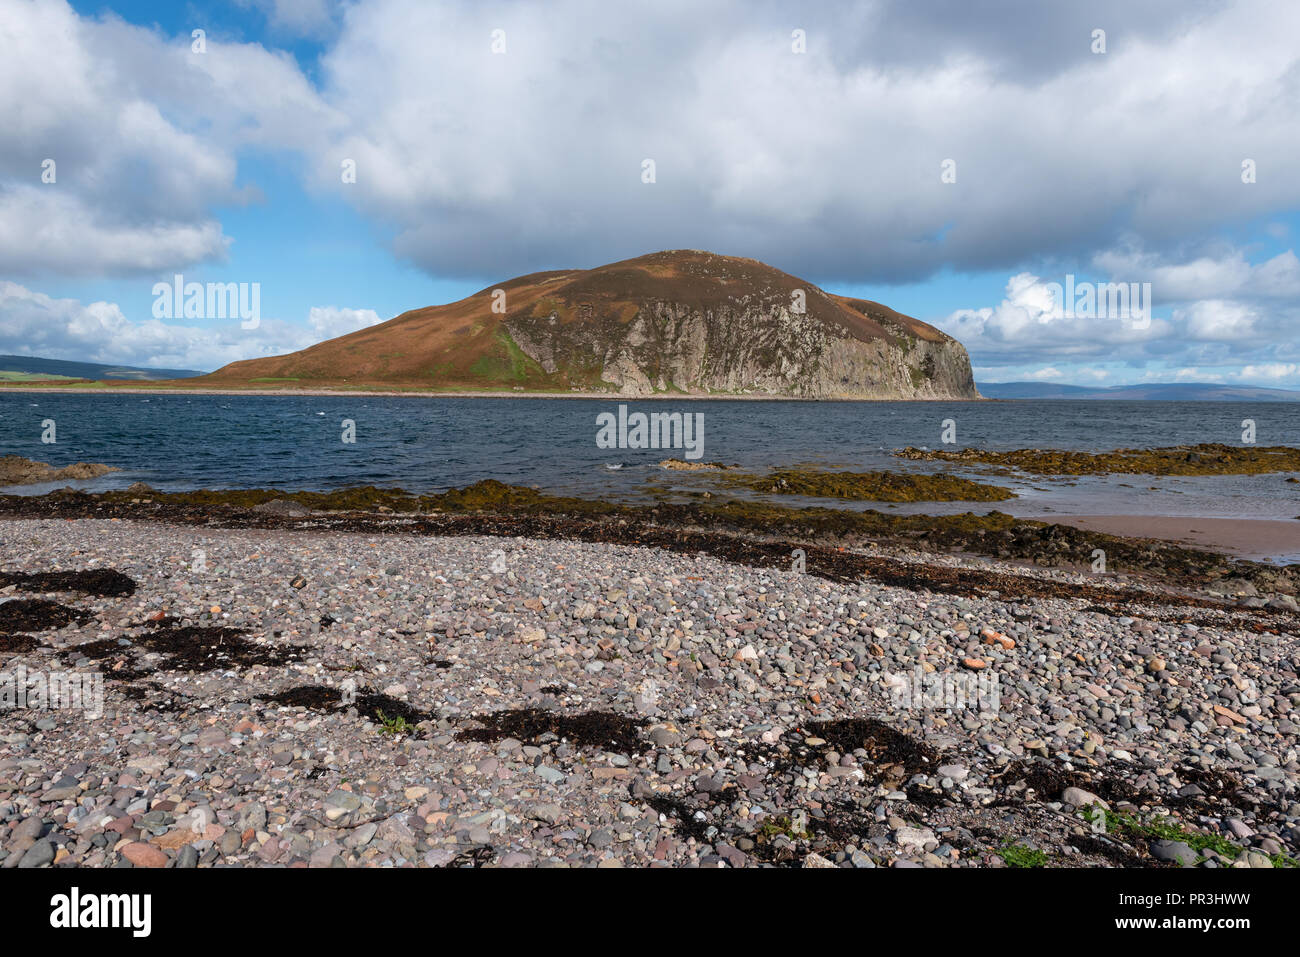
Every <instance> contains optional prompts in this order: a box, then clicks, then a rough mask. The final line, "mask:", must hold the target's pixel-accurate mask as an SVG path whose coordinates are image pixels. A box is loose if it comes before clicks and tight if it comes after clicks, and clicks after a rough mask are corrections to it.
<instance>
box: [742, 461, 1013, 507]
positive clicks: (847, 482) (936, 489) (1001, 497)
mask: <svg viewBox="0 0 1300 957" xmlns="http://www.w3.org/2000/svg"><path fill="white" fill-rule="evenodd" d="M728 484H730V485H733V486H738V487H741V488H748V489H753V490H754V491H756V492H767V493H768V494H771V495H809V496H815V497H817V498H839V499H845V500H850V501H865V502H1002V501H1005V500H1006V499H1009V498H1015V497H1016V496H1015V493H1014V492H1012V491H1011V490H1010V489H1006V488H1003V487H1001V486H1000V485H986V484H984V483H983V482H973V481H971V480H970V479H964V478H958V477H957V476H955V475H919V474H911V473H907V472H822V471H819V470H817V469H779V470H777V471H775V472H772V473H771V474H769V475H763V476H745V477H743V478H739V477H738V478H734V479H731V480H729V482H728Z"/></svg>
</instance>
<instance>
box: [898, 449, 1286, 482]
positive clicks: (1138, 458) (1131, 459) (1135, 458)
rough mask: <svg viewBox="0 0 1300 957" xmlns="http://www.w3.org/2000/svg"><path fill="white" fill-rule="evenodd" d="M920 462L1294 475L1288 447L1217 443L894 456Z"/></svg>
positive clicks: (1084, 471) (1038, 470) (1062, 470)
mask: <svg viewBox="0 0 1300 957" xmlns="http://www.w3.org/2000/svg"><path fill="white" fill-rule="evenodd" d="M894 454H895V455H897V456H899V457H900V458H905V459H917V460H922V461H937V462H960V463H964V464H969V465H995V466H1001V467H1003V468H1013V469H1019V470H1021V471H1022V472H1032V473H1034V474H1035V475H1116V474H1129V475H1257V474H1262V473H1265V472H1300V448H1292V447H1291V446H1289V445H1269V446H1258V447H1257V446H1253V445H1251V446H1234V445H1221V444H1218V443H1205V444H1202V445H1175V446H1171V447H1169V448H1160V449H1115V450H1114V451H1111V452H1077V451H1064V450H1061V449H1016V450H1015V451H1012V452H995V451H992V450H990V449H959V450H955V451H942V450H932V449H917V448H912V447H911V446H908V447H907V448H905V449H900V450H899V451H897V452H895V453H894Z"/></svg>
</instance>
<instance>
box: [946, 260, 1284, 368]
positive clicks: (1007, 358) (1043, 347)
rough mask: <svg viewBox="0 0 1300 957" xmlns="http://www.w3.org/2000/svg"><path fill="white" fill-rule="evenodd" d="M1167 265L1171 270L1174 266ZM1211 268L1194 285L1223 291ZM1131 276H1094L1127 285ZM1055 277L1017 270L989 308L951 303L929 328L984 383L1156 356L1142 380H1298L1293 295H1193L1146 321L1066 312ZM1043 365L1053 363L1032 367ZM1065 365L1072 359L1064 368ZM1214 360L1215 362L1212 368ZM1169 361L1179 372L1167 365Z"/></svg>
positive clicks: (1272, 271) (1241, 279)
mask: <svg viewBox="0 0 1300 957" xmlns="http://www.w3.org/2000/svg"><path fill="white" fill-rule="evenodd" d="M1294 258H1295V257H1294V254H1292V253H1291V252H1289V251H1288V252H1287V253H1285V254H1283V255H1281V256H1278V257H1275V258H1274V259H1273V260H1270V261H1269V263H1265V264H1264V265H1265V266H1268V267H1269V268H1268V269H1265V270H1261V269H1260V268H1251V267H1247V269H1246V270H1245V271H1244V272H1243V273H1242V275H1241V276H1238V277H1237V279H1236V280H1234V281H1233V283H1234V284H1233V286H1232V288H1235V289H1238V290H1239V291H1243V292H1247V291H1249V289H1250V288H1251V283H1252V281H1253V280H1252V278H1251V277H1255V276H1259V275H1261V274H1263V275H1267V276H1270V277H1271V276H1276V275H1277V274H1278V273H1279V272H1281V271H1282V270H1280V269H1277V268H1275V264H1282V265H1284V266H1285V265H1286V264H1287V263H1289V262H1290V261H1292V260H1294ZM1167 268H1169V269H1170V271H1171V272H1172V273H1177V272H1178V269H1177V268H1176V267H1167ZM1198 268H1199V267H1198ZM1196 272H1198V269H1197V268H1193V269H1189V270H1187V271H1186V272H1185V273H1182V274H1183V275H1185V276H1190V275H1192V274H1193V273H1196ZM1211 273H1215V274H1216V275H1217V276H1218V277H1219V278H1220V279H1222V278H1223V276H1225V275H1226V273H1223V272H1216V271H1215V270H1209V269H1200V270H1199V276H1200V277H1201V278H1200V279H1199V280H1197V281H1198V282H1205V284H1204V285H1202V286H1201V288H1203V289H1206V290H1208V289H1210V288H1215V289H1218V288H1223V287H1222V286H1221V285H1211V284H1209V283H1208V281H1206V277H1207V276H1209V275H1210V274H1211ZM1132 275H1133V274H1129V275H1128V276H1119V277H1112V279H1111V280H1106V279H1103V280H1100V282H1107V281H1116V282H1118V281H1120V280H1121V279H1123V280H1124V281H1129V279H1130V277H1131V276H1132ZM1143 281H1151V280H1143ZM1053 282H1055V283H1058V284H1059V283H1062V282H1063V280H1062V279H1057V280H1051V281H1048V280H1045V279H1042V278H1040V277H1038V276H1036V275H1034V274H1032V273H1017V274H1016V275H1014V276H1011V277H1010V278H1009V279H1008V280H1007V285H1006V292H1005V296H1004V298H1003V299H1002V301H1001V302H999V303H998V304H997V305H996V306H985V307H982V308H978V309H958V310H956V311H954V312H952V313H951V314H950V315H948V316H947V317H946V318H943V319H940V320H937V322H936V325H938V326H939V327H940V328H942V329H943V330H944V331H946V332H948V333H949V334H951V335H953V336H955V337H956V338H958V339H959V340H961V342H962V343H963V344H964V345H965V346H966V348H967V349H968V350H969V352H970V354H971V357H972V359H974V360H975V361H976V362H977V363H978V364H980V367H981V369H982V372H981V377H982V378H984V379H985V380H986V381H999V380H1003V379H1007V378H1011V377H1015V378H1019V379H1048V378H1050V379H1053V380H1056V379H1058V378H1059V379H1061V380H1063V381H1080V380H1083V379H1094V380H1097V381H1100V380H1102V379H1105V378H1108V377H1110V376H1111V374H1112V370H1109V369H1107V368H1104V367H1101V366H1098V365H1095V364H1092V365H1083V364H1077V363H1081V362H1083V361H1085V360H1093V361H1094V362H1096V361H1100V362H1106V361H1111V362H1117V363H1122V364H1126V365H1128V366H1134V367H1136V366H1140V365H1142V364H1144V363H1147V362H1154V363H1157V365H1156V366H1155V367H1154V368H1151V369H1148V370H1147V372H1146V373H1145V374H1144V378H1153V377H1154V379H1155V380H1158V381H1169V380H1173V381H1190V380H1196V381H1220V380H1222V379H1224V378H1226V377H1232V378H1235V379H1237V380H1238V381H1243V382H1246V381H1263V380H1281V379H1288V378H1289V379H1292V380H1295V379H1297V378H1298V377H1296V376H1295V375H1294V370H1295V368H1296V364H1295V363H1294V362H1292V361H1289V360H1294V359H1296V358H1300V345H1297V335H1296V332H1297V330H1300V306H1297V304H1296V303H1295V302H1294V301H1281V300H1276V299H1273V298H1272V297H1271V296H1270V295H1262V296H1261V297H1260V298H1258V299H1255V300H1245V301H1238V300H1233V299H1203V300H1196V301H1192V302H1188V303H1186V304H1185V305H1182V306H1178V307H1175V308H1173V309H1171V310H1170V315H1169V316H1168V317H1167V318H1165V317H1160V316H1152V317H1151V319H1150V321H1149V323H1147V322H1144V321H1143V319H1142V318H1140V317H1128V318H1124V317H1122V316H1121V317H1117V318H1088V317H1078V316H1075V317H1071V316H1068V315H1066V313H1065V310H1064V309H1063V307H1062V303H1061V299H1060V297H1059V296H1057V295H1054V294H1053V292H1052V290H1051V285H1052V283H1053ZM1080 282H1086V280H1080ZM1216 282H1218V280H1216ZM1243 283H1244V284H1243ZM1153 285H1154V282H1153ZM1044 361H1050V362H1052V365H1050V366H1047V367H1045V368H1035V367H1034V364H1035V363H1039V364H1041V363H1042V362H1044ZM1067 362H1068V363H1070V365H1068V366H1063V363H1067ZM1215 366H1219V367H1221V368H1220V369H1219V370H1218V371H1210V370H1211V369H1213V367H1215ZM1171 367H1176V370H1177V371H1171ZM1229 367H1231V368H1230V370H1229ZM1225 370H1228V371H1225ZM1197 377H1199V378H1197ZM1296 384H1300V382H1297V383H1296Z"/></svg>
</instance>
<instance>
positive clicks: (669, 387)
mask: <svg viewBox="0 0 1300 957" xmlns="http://www.w3.org/2000/svg"><path fill="white" fill-rule="evenodd" d="M506 328H507V330H508V332H509V334H510V336H511V338H512V339H513V340H514V341H515V343H517V344H518V346H519V348H520V350H521V351H523V352H524V354H526V355H527V356H529V357H530V358H532V359H534V360H535V361H536V362H537V363H538V364H539V365H540V366H541V367H542V368H543V369H544V370H546V372H548V373H555V372H558V371H559V370H561V369H563V368H573V367H574V366H579V367H599V368H600V369H601V370H602V373H601V378H602V379H603V380H604V381H605V382H607V383H609V384H610V385H611V386H612V387H613V388H615V389H617V390H618V391H619V392H621V393H622V394H625V395H652V394H656V393H661V392H668V391H680V392H686V393H692V394H699V393H704V394H707V393H733V394H748V395H776V396H799V397H803V398H818V399H832V398H879V399H897V398H908V399H911V398H924V399H932V398H960V399H966V398H974V397H976V396H977V395H978V393H977V392H976V391H975V382H974V379H973V378H972V376H971V370H970V361H969V359H968V358H967V356H966V350H965V349H964V348H963V347H962V346H961V344H960V343H958V342H956V341H955V340H953V339H946V338H945V339H942V340H938V341H929V340H926V339H922V338H920V337H919V336H916V335H914V334H913V333H912V332H910V331H909V330H907V329H906V328H904V327H899V328H898V329H897V330H895V335H894V336H892V337H881V338H874V339H870V340H867V341H863V340H861V339H858V338H855V337H854V336H852V335H851V334H849V333H848V332H847V331H845V330H843V329H841V328H838V327H835V326H833V325H827V324H825V323H823V322H820V321H819V320H817V319H814V318H812V317H810V316H809V315H808V314H807V313H803V314H799V313H795V312H791V311H790V309H789V308H787V307H786V306H776V307H763V306H750V307H744V306H740V307H733V306H721V307H718V308H717V309H712V310H707V311H705V310H700V309H694V308H691V307H689V306H685V305H681V304H678V303H672V302H659V303H654V304H651V305H648V306H647V307H646V308H643V309H641V310H639V311H638V313H637V315H636V317H635V318H634V319H633V320H632V321H631V322H629V323H628V324H627V325H622V324H620V323H615V322H611V323H598V324H593V325H592V326H591V327H587V328H583V329H582V330H581V333H576V332H575V330H573V329H572V328H570V327H566V326H564V325H563V324H562V323H560V322H558V321H554V320H552V319H551V317H550V316H546V317H531V316H530V317H522V318H517V319H514V320H511V321H510V322H508V323H507V324H506Z"/></svg>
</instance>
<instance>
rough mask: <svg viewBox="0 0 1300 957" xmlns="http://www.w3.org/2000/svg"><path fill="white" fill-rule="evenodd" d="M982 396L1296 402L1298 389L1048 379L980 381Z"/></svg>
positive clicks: (1210, 383)
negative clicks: (1072, 382) (1060, 382)
mask: <svg viewBox="0 0 1300 957" xmlns="http://www.w3.org/2000/svg"><path fill="white" fill-rule="evenodd" d="M979 390H980V394H981V395H983V396H984V397H985V398H986V399H1128V400H1130V401H1134V400H1143V399H1145V400H1163V401H1167V402H1300V392H1296V391H1293V390H1291V389H1265V388H1260V387H1257V386H1249V385H1220V384H1218V383H1214V382H1153V383H1149V384H1146V385H1113V386H1109V387H1106V388H1100V387H1090V386H1082V385H1058V384H1056V383H1052V382H981V383H980V384H979Z"/></svg>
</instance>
